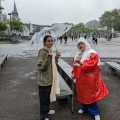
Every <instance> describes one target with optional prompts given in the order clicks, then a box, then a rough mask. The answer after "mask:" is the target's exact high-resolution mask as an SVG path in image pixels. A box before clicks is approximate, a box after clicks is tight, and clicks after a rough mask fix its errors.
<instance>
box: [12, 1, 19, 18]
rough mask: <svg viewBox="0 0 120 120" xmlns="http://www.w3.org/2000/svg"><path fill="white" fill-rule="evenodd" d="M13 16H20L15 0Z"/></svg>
mask: <svg viewBox="0 0 120 120" xmlns="http://www.w3.org/2000/svg"><path fill="white" fill-rule="evenodd" d="M12 17H14V18H16V19H18V18H19V15H18V12H17V7H16V4H15V1H14V8H13V11H12Z"/></svg>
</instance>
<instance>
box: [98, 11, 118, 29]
mask: <svg viewBox="0 0 120 120" xmlns="http://www.w3.org/2000/svg"><path fill="white" fill-rule="evenodd" d="M99 19H100V23H101V25H102V26H107V28H108V29H111V28H114V29H115V30H120V9H113V10H112V11H105V12H104V14H102V15H101V17H99Z"/></svg>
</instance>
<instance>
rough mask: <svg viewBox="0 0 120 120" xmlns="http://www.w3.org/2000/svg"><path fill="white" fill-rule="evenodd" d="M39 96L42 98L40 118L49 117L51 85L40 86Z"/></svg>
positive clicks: (41, 119) (43, 119) (42, 119)
mask: <svg viewBox="0 0 120 120" xmlns="http://www.w3.org/2000/svg"><path fill="white" fill-rule="evenodd" d="M38 88H39V98H40V120H45V118H48V112H49V106H50V93H51V85H50V86H38Z"/></svg>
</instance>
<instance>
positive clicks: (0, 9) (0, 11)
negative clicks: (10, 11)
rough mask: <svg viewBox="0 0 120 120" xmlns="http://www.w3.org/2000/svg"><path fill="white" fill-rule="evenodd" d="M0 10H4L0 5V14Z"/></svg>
mask: <svg viewBox="0 0 120 120" xmlns="http://www.w3.org/2000/svg"><path fill="white" fill-rule="evenodd" d="M2 10H4V8H3V7H2V6H0V14H1V13H2Z"/></svg>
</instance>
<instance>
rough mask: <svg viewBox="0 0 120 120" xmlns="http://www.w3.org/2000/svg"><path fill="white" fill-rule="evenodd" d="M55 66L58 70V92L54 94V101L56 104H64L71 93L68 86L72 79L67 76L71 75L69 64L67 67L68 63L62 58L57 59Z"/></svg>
mask: <svg viewBox="0 0 120 120" xmlns="http://www.w3.org/2000/svg"><path fill="white" fill-rule="evenodd" d="M63 65H64V68H63ZM57 68H58V72H59V74H58V76H59V84H60V94H59V95H57V96H56V101H57V105H66V104H67V102H68V97H69V96H71V95H72V94H73V92H72V90H71V88H70V86H69V82H71V81H72V80H71V78H69V77H70V75H71V66H69V67H68V64H67V63H66V62H65V61H64V60H62V59H59V61H58V64H57ZM66 69H68V70H67V71H66ZM68 71H69V72H68ZM68 81H69V82H68Z"/></svg>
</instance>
